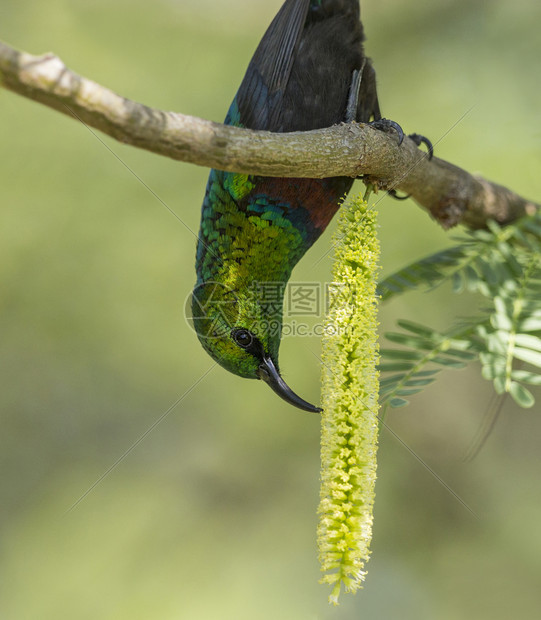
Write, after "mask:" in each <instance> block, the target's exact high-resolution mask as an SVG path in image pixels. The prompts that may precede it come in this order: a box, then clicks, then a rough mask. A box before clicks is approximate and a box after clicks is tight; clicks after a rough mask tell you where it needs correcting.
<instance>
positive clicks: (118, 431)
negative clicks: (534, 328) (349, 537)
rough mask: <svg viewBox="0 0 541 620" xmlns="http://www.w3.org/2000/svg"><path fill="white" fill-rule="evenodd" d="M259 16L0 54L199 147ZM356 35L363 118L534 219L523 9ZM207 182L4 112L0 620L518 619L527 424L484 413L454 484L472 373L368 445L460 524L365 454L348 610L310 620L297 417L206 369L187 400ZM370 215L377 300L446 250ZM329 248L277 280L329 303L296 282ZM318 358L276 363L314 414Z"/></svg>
mask: <svg viewBox="0 0 541 620" xmlns="http://www.w3.org/2000/svg"><path fill="white" fill-rule="evenodd" d="M280 4H281V0H266V1H263V0H250V1H248V0H229V1H227V2H226V1H225V0H223V1H222V0H197V1H195V0H193V1H192V0H159V1H155V2H142V1H139V0H136V1H131V2H128V1H127V0H117V1H116V2H114V3H112V2H106V1H105V0H93V1H89V0H71V1H68V0H49V1H48V2H46V3H44V2H38V1H37V0H35V1H32V0H2V3H1V4H0V37H1V38H2V39H4V40H6V41H7V42H9V43H11V44H12V45H14V46H16V47H18V48H21V49H25V50H27V51H29V52H31V53H35V54H38V53H43V52H46V51H53V52H55V53H57V54H58V55H60V56H61V58H62V59H63V60H64V61H65V62H66V63H67V64H68V66H69V67H71V68H73V69H74V70H75V71H77V72H79V73H81V74H83V75H85V76H87V77H90V78H92V79H94V80H95V81H97V82H100V83H102V84H104V85H106V86H108V87H110V88H112V89H113V90H115V91H117V92H118V93H120V94H122V95H125V96H127V97H129V98H132V99H135V100H137V101H141V102H144V103H146V104H148V105H151V106H156V107H158V108H163V109H168V110H175V111H179V112H184V113H188V114H193V115H197V116H201V117H204V118H209V119H213V120H216V121H221V120H222V119H223V117H224V115H225V112H226V110H227V108H228V106H229V103H230V101H231V99H232V97H233V95H234V93H235V91H236V89H237V87H238V85H239V83H240V81H241V79H242V76H243V73H244V70H245V68H246V65H247V63H248V61H249V58H250V56H251V54H252V52H253V50H254V48H255V46H256V45H257V42H258V40H259V38H260V37H261V35H262V33H263V31H264V30H265V28H266V26H267V25H268V23H269V22H270V20H271V18H272V17H273V15H274V14H275V13H276V11H277V10H278V8H279V6H280ZM363 19H364V23H365V27H366V31H367V35H368V42H367V51H368V54H369V55H370V56H371V57H372V58H373V59H374V62H375V67H376V69H377V72H378V80H379V91H380V100H381V104H382V110H383V112H384V115H385V116H388V117H389V118H392V119H394V120H396V121H398V122H400V123H401V124H402V126H403V127H404V129H405V130H406V131H409V132H412V131H417V132H421V133H423V134H425V135H427V136H429V137H430V138H431V139H432V140H433V141H434V142H435V143H436V144H437V146H436V153H437V154H438V155H439V156H440V157H443V158H445V159H448V160H450V161H452V162H454V163H456V164H458V165H460V166H462V167H464V168H466V169H467V170H470V171H472V172H474V171H479V172H481V173H482V174H484V175H485V176H486V177H488V178H490V179H493V180H495V181H497V182H499V183H502V184H507V185H509V186H510V187H511V188H513V189H515V190H517V191H519V192H520V193H522V194H523V195H525V196H528V197H531V198H534V199H537V200H539V198H540V191H541V187H540V181H539V166H540V163H541V141H540V138H541V130H540V127H541V124H540V117H539V114H540V112H539V111H540V109H541V82H540V80H539V77H538V73H539V65H540V61H541V38H540V37H539V32H538V28H539V22H540V20H541V4H540V3H539V2H537V1H536V0H515V2H513V3H511V2H508V1H504V0H492V1H475V0H454V1H450V0H449V1H444V0H438V1H436V2H434V1H430V0H419V1H417V2H415V3H411V2H409V3H404V2H399V1H398V0H386V1H385V2H376V0H373V1H368V0H367V1H366V2H364V3H363ZM468 111H469V112H468ZM466 112H468V113H467V114H466V116H463V115H464V114H465V113H466ZM461 118H462V120H460V119H461ZM459 121H460V122H459ZM440 140H441V141H440ZM101 141H103V143H102V142H101ZM104 144H105V145H107V146H108V147H110V148H111V149H112V150H113V151H114V153H115V154H116V155H118V157H119V158H120V159H121V160H122V161H123V162H125V164H126V165H127V166H129V168H130V169H131V170H133V171H134V172H135V173H136V174H137V175H138V176H139V177H140V178H141V179H142V180H143V181H144V182H145V183H146V184H147V185H148V186H149V187H150V188H152V190H153V191H154V192H155V193H156V194H157V195H158V196H159V197H160V198H161V199H162V200H163V201H164V202H165V203H166V204H167V205H168V206H169V207H170V208H171V209H172V210H173V211H174V212H175V213H177V214H178V215H179V217H180V218H182V220H183V221H184V223H185V225H186V226H183V225H182V224H180V223H179V221H178V220H177V219H175V217H173V216H172V215H171V214H170V213H169V212H168V211H167V210H166V209H165V208H164V207H163V205H162V204H160V202H159V201H158V200H157V199H156V198H155V197H154V196H153V195H152V194H151V193H150V192H149V191H148V190H147V189H146V188H145V187H144V186H143V184H142V183H141V182H139V181H138V180H137V179H136V178H135V177H134V175H133V174H131V173H130V172H129V171H128V170H127V168H126V167H125V166H123V165H122V164H121V163H120V162H119V161H118V160H117V159H115V157H114V156H113V155H112V154H111V153H110V152H109V151H108V149H107V148H106V147H105V146H104ZM206 176H207V170H205V169H202V168H196V167H194V166H191V165H187V164H181V163H177V162H173V161H169V160H167V159H164V158H160V157H158V156H155V155H151V154H149V153H146V152H143V151H137V150H135V149H133V148H129V147H125V146H122V145H120V144H118V143H116V142H114V141H112V140H110V139H108V138H107V137H104V136H100V139H99V140H98V139H96V137H95V136H93V135H92V133H90V132H89V131H88V130H87V129H86V128H85V127H83V126H82V125H81V124H79V123H77V122H74V121H72V120H70V119H68V118H67V117H64V116H62V115H60V114H58V113H56V112H53V111H51V110H48V109H46V108H44V107H42V106H40V105H38V104H36V103H33V102H30V101H27V100H24V99H22V98H20V97H18V96H16V95H14V94H12V93H10V92H7V91H3V90H1V89H0V197H1V198H0V199H1V207H0V330H1V333H0V373H1V374H0V377H1V379H0V380H1V389H0V410H1V421H2V431H1V437H0V442H1V444H0V458H1V460H2V466H1V476H2V482H1V488H0V493H1V495H0V506H1V511H0V525H1V538H0V571H1V574H0V588H1V594H0V617H2V618H5V619H9V620H23V619H24V620H26V619H36V618H40V619H64V618H65V619H70V620H72V619H73V620H78V619H87V618H88V619H96V618H100V619H114V620H119V619H124V618H126V619H130V620H134V619H143V620H146V619H152V620H154V619H160V620H161V619H167V620H169V619H179V618H198V619H199V618H201V619H205V620H206V619H207V618H208V619H214V618H216V619H218V618H220V619H221V618H235V619H244V618H246V619H259V618H262V619H267V618H285V619H299V620H304V619H307V620H313V619H327V618H337V619H352V618H378V619H379V618H383V619H388V618H400V619H408V618H412V619H413V618H415V619H419V618H429V619H434V618H436V619H442V620H451V619H464V618H476V619H484V618H487V619H488V618H490V619H500V618H501V619H507V618H510V617H515V618H521V619H529V618H538V617H539V609H540V608H541V593H540V592H539V587H538V586H539V578H540V576H541V560H540V556H541V527H540V523H541V491H540V488H539V477H540V472H541V458H540V456H539V454H540V451H539V445H538V444H539V437H540V436H541V420H540V416H539V415H537V414H538V413H539V408H540V407H539V405H537V407H536V409H535V410H529V411H522V410H519V409H517V408H516V407H515V406H514V405H513V404H512V403H511V402H506V403H505V405H504V408H503V411H502V414H501V416H500V419H499V421H498V424H497V425H496V428H495V430H494V432H493V433H492V434H491V436H490V437H489V439H488V441H487V443H486V445H485V446H484V448H483V450H482V451H481V453H480V454H479V455H478V456H477V458H476V459H474V460H473V462H464V461H463V455H464V453H465V452H466V451H467V449H468V447H469V446H470V444H471V442H472V439H473V437H474V435H475V431H476V429H477V427H478V425H479V423H480V422H481V420H482V419H483V416H484V415H485V412H486V410H487V407H488V406H489V403H490V397H491V387H490V385H488V384H487V383H486V382H484V381H483V380H482V379H481V378H480V377H479V373H478V368H474V369H471V370H468V371H461V372H457V373H455V374H450V375H448V376H445V377H443V378H442V379H441V380H440V381H439V382H438V383H436V385H435V386H433V387H431V388H430V389H428V390H427V391H426V393H425V394H423V395H421V396H420V397H418V398H416V399H415V400H414V401H413V403H412V405H411V406H410V407H409V408H407V409H403V410H398V411H396V412H393V413H392V414H391V415H390V417H389V424H390V426H392V428H393V429H394V431H395V432H396V433H397V434H398V435H399V436H400V437H401V439H402V440H403V441H404V442H405V443H406V444H407V445H408V446H409V447H410V448H411V449H412V450H413V451H415V452H416V453H417V454H419V455H420V456H421V457H422V458H423V459H424V460H425V461H426V462H427V463H428V464H429V465H430V466H431V467H432V468H433V469H434V470H435V471H436V472H438V474H439V475H440V476H441V477H442V478H443V479H444V480H445V481H446V482H447V483H448V484H449V485H450V486H451V487H452V488H453V489H454V490H455V491H456V493H457V494H458V495H459V496H460V497H461V498H462V499H463V500H464V501H466V502H467V503H468V504H469V505H470V506H471V507H472V508H473V510H474V511H475V512H476V513H477V514H478V516H479V520H475V519H474V518H473V517H472V516H471V515H470V514H469V513H468V512H467V511H466V510H465V509H464V508H463V507H462V506H461V505H460V503H459V502H458V501H457V500H456V499H455V498H454V497H453V496H452V495H451V494H450V493H449V492H448V491H447V490H446V489H445V488H443V487H442V486H441V485H440V484H439V483H438V482H437V481H436V480H435V478H434V477H433V476H432V475H431V474H430V473H429V472H428V471H427V470H426V469H425V468H423V467H422V466H421V465H420V464H419V463H418V462H417V461H416V460H415V459H414V458H413V457H412V456H411V454H410V453H409V452H408V451H407V450H405V449H404V447H403V446H402V445H400V444H399V443H397V441H395V440H394V439H393V437H392V436H391V435H389V434H388V433H383V435H382V438H381V447H380V453H379V478H378V483H377V489H376V490H377V496H376V506H375V520H374V540H373V544H372V551H373V557H372V560H371V561H370V563H369V565H368V577H367V580H366V584H365V588H364V590H363V591H361V592H360V593H358V594H357V595H356V596H354V597H352V596H342V599H341V600H342V604H341V606H340V607H339V608H337V609H335V608H331V607H329V605H328V603H327V595H328V590H327V588H326V587H324V586H321V585H319V584H318V578H319V569H318V563H317V551H316V543H315V541H316V536H315V529H316V523H317V520H316V507H317V503H318V474H319V420H318V418H317V416H313V415H310V414H303V413H301V412H299V411H297V410H295V409H292V408H291V407H289V406H287V405H286V404H285V403H283V402H282V401H281V400H279V399H278V398H277V397H276V396H275V395H274V394H273V393H272V392H271V391H270V390H269V389H268V388H267V387H266V386H264V385H262V384H261V383H260V382H250V381H246V380H243V379H240V378H237V377H234V376H233V375H230V374H228V373H227V372H226V371H224V370H222V369H220V368H214V369H213V370H212V371H211V372H210V373H209V374H208V375H207V376H205V378H204V379H203V380H202V381H201V382H200V383H199V384H198V385H197V386H196V387H195V388H194V389H193V390H191V391H189V390H190V389H191V388H192V386H194V384H195V383H196V382H197V381H199V380H200V379H201V377H202V376H203V375H204V373H206V372H207V370H208V369H209V368H210V367H211V366H212V362H211V360H210V358H208V357H207V355H206V354H205V353H204V352H203V350H202V349H201V347H200V346H199V344H198V342H197V339H196V337H195V336H194V334H193V333H192V332H191V330H190V329H189V327H188V326H187V325H186V323H185V321H184V318H183V308H184V303H185V299H186V297H187V296H188V294H189V292H190V290H191V287H192V285H193V281H194V267H193V264H194V252H195V239H194V235H193V234H192V232H190V230H191V231H197V228H198V225H199V210H200V204H201V200H202V197H203V193H204V187H205V182H206ZM359 187H360V186H359ZM378 207H379V208H380V213H381V217H380V225H381V242H382V252H383V257H382V260H383V269H384V272H385V273H387V272H389V271H391V270H393V269H396V268H398V267H400V266H402V265H403V264H405V263H406V262H407V261H410V260H413V259H415V258H418V257H421V256H423V255H425V254H427V253H429V252H431V251H434V250H436V249H439V248H443V247H445V246H446V245H448V244H449V239H448V237H447V235H446V234H445V233H443V232H442V231H441V230H440V229H439V228H438V227H437V226H436V225H435V224H433V223H432V222H431V221H430V220H429V218H428V217H427V216H426V215H425V214H424V213H423V212H421V210H420V209H419V208H418V207H416V206H415V205H414V204H413V203H411V202H409V201H408V202H406V203H400V202H394V201H392V200H388V199H384V200H382V201H381V202H380V203H379V205H378ZM330 234H331V231H329V232H327V233H326V234H325V235H324V237H323V238H322V239H321V240H320V241H319V242H318V243H317V244H316V246H315V247H314V248H313V249H312V250H311V251H310V252H309V254H308V255H307V256H306V257H305V258H304V260H303V261H302V262H301V264H300V265H299V266H298V267H297V269H296V271H295V273H294V278H295V279H297V280H299V281H314V280H315V281H320V282H326V281H328V280H329V273H330V259H329V258H328V257H327V258H326V259H325V260H323V261H321V262H318V263H317V264H316V262H317V261H318V259H319V258H320V257H321V255H322V254H323V253H324V252H325V251H326V250H327V249H328V248H329V247H330ZM448 293H449V291H447V290H442V291H439V292H438V294H437V295H430V296H426V295H423V294H418V295H410V296H407V297H404V298H403V299H399V300H397V301H395V302H393V303H392V304H391V305H389V306H386V307H384V308H383V309H382V313H381V322H382V329H390V328H391V327H392V326H393V325H394V321H395V320H396V318H398V317H405V318H413V319H417V320H426V321H428V322H429V323H430V324H431V325H433V326H436V327H444V326H445V325H446V324H447V323H448V322H449V321H451V320H453V319H454V318H455V317H457V316H460V315H464V314H467V313H468V312H469V311H470V310H471V308H472V303H473V302H474V301H475V300H471V299H468V298H466V297H464V298H462V297H453V298H451V301H449V299H450V298H449V294H448ZM319 346H320V344H319V341H318V339H315V338H314V339H309V338H288V339H286V340H285V341H284V343H283V346H282V352H281V361H282V366H283V369H284V371H285V374H286V377H287V380H288V382H290V384H291V385H292V386H293V388H294V389H295V390H296V391H298V392H299V393H300V394H301V395H302V396H303V397H305V398H307V399H308V400H311V401H315V402H317V401H318V398H319V396H318V380H319V368H318V364H317V360H316V358H315V357H314V355H313V352H315V353H316V354H317V353H319ZM187 391H189V393H187ZM186 393H187V394H186ZM183 394H186V396H185V397H184V398H183V400H182V401H181V402H180V403H179V404H178V405H177V406H176V407H174V409H173V410H172V411H171V412H170V413H169V414H168V415H167V416H166V417H165V418H164V419H163V420H162V421H161V422H160V423H159V424H158V425H157V426H156V427H155V428H154V429H153V430H152V432H150V433H149V434H148V435H147V436H146V437H144V439H143V440H142V441H141V442H140V443H139V444H138V445H136V446H135V447H134V449H133V450H131V451H130V452H129V454H127V455H126V456H125V458H123V459H122V460H121V462H119V463H118V464H117V465H116V467H114V469H112V470H111V471H109V470H110V468H111V466H112V465H113V464H114V463H115V462H117V460H118V459H120V458H121V457H122V456H123V455H125V454H126V452H127V451H128V450H129V449H130V447H131V446H133V444H134V443H135V442H137V441H138V439H139V438H141V436H142V435H143V434H144V433H145V432H146V431H147V429H149V427H151V426H152V425H153V424H154V423H155V422H156V421H157V420H158V419H159V418H160V416H161V415H162V414H163V413H164V412H166V411H167V410H168V409H169V408H170V407H171V405H173V404H174V403H175V402H176V401H177V399H178V398H179V397H181V396H182V395H183ZM538 397H539V394H538ZM106 472H109V473H108V475H107V476H106V477H105V478H104V479H103V480H101V482H100V483H99V484H97V485H96V486H95V488H93V489H92V490H91V492H90V493H88V495H87V496H86V497H84V499H83V500H82V501H80V503H79V504H78V505H77V506H76V507H75V508H74V509H73V510H71V511H70V512H68V513H67V514H66V511H67V510H68V509H69V508H70V506H72V505H73V504H74V503H75V502H77V500H78V499H79V498H80V497H81V496H82V495H83V494H84V493H85V492H86V491H87V490H89V489H90V488H91V487H92V485H94V483H95V482H96V481H97V480H98V479H99V478H100V477H101V476H103V475H104V474H105V473H106Z"/></svg>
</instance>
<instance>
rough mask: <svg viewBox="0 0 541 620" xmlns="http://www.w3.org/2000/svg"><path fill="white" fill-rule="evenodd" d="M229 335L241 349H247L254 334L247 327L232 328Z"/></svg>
mask: <svg viewBox="0 0 541 620" xmlns="http://www.w3.org/2000/svg"><path fill="white" fill-rule="evenodd" d="M231 336H232V337H233V340H234V341H235V342H236V343H237V344H238V345H239V347H242V348H243V349H247V348H248V347H249V346H250V345H251V344H252V343H253V341H254V335H253V334H252V333H251V332H249V331H248V330H247V329H234V330H233V331H232V332H231Z"/></svg>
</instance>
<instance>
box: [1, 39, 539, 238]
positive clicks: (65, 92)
mask: <svg viewBox="0 0 541 620" xmlns="http://www.w3.org/2000/svg"><path fill="white" fill-rule="evenodd" d="M0 85H1V86H3V87H4V88H7V89H9V90H11V91H13V92H15V93H17V94H19V95H22V96H23V97H27V98H28V99H32V100H34V101H37V102H39V103H42V104H44V105H46V106H49V107H50V108H53V109H55V110H57V111H59V112H62V113H64V114H67V115H68V116H72V117H74V118H77V119H78V120H80V121H81V122H83V123H85V124H86V125H90V126H91V127H94V128H96V129H99V130H100V131H102V132H103V133H105V134H107V135H109V136H111V137H112V138H115V139H116V140H119V141H120V142H123V143H126V144H131V145H132V146H136V147H138V148H143V149H146V150H148V151H151V152H153V153H157V154H159V155H165V156H167V157H170V158H172V159H176V160H179V161H185V162H190V163H193V164H197V165H199V166H206V167H209V168H218V169H221V170H227V171H232V172H240V173H245V174H258V175H263V176H276V177H312V178H323V177H329V176H353V177H357V176H361V175H362V176H364V177H366V180H368V181H369V182H372V183H374V184H375V185H376V186H377V187H379V188H382V189H389V188H397V189H400V190H403V191H405V192H407V193H408V194H411V196H412V197H413V198H414V199H415V201H416V202H417V203H418V204H420V205H421V206H422V207H424V208H425V209H426V210H428V211H429V212H430V214H431V215H432V216H433V217H434V218H435V219H436V220H437V221H438V222H439V223H440V224H441V225H442V226H443V227H444V228H450V227H452V226H455V225H457V224H464V225H466V226H468V227H470V228H482V227H484V226H485V225H486V221H487V219H489V218H492V219H495V220H496V221H498V222H499V223H501V224H505V223H509V222H511V221H513V220H515V219H517V218H519V217H521V216H522V215H526V214H533V213H534V212H536V211H537V210H538V209H540V208H541V206H540V205H539V204H536V203H534V202H531V201H529V200H526V199H524V198H521V197H520V196H518V195H517V194H515V193H514V192H512V191H511V190H509V189H507V188H505V187H502V186H501V185H497V184H495V183H492V182H490V181H487V180H485V179H483V178H481V177H474V176H472V175H470V174H469V173H468V172H466V171H465V170H462V169H461V168H458V167H457V166H454V165H453V164H450V163H448V162H446V161H443V160H441V159H438V158H436V157H434V158H433V159H432V161H428V159H427V156H426V154H425V153H424V152H422V151H421V150H419V149H418V148H417V147H416V145H415V144H414V143H413V142H412V141H411V140H409V139H405V140H404V143H403V144H402V146H400V147H398V145H397V140H396V136H395V135H393V134H385V133H383V132H381V131H376V130H374V129H373V128H371V127H370V126H369V125H365V124H358V123H353V124H342V125H336V126H334V127H330V128H328V129H320V130H317V131H307V132H293V133H284V134H279V133H269V132H265V131H251V130H248V129H241V128H238V127H231V126H227V125H221V124H219V123H213V122H211V121H206V120H202V119H200V118H196V117H193V116H187V115H183V114H176V113H174V112H164V111H162V110H156V109H153V108H149V107H147V106H145V105H142V104H140V103H136V102H134V101H130V100H129V99H125V98H124V97H121V96H119V95H117V94H115V93H114V92H112V91H110V90H108V89H107V88H105V87H103V86H100V85H99V84H96V83H95V82H92V81H91V80H88V79H86V78H84V77H82V76H79V75H77V74H76V73H74V72H73V71H71V70H69V69H68V68H67V67H66V66H65V65H64V63H63V62H62V61H61V60H60V59H59V58H58V57H57V56H55V55H53V54H44V55H42V56H32V55H30V54H27V53H26V52H20V51H18V50H16V49H14V48H12V47H10V46H8V45H6V44H5V43H2V42H0Z"/></svg>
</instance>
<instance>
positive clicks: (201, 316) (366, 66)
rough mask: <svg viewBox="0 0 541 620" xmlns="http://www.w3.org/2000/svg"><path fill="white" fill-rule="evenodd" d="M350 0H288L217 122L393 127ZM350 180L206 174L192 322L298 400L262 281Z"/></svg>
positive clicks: (241, 369)
mask: <svg viewBox="0 0 541 620" xmlns="http://www.w3.org/2000/svg"><path fill="white" fill-rule="evenodd" d="M363 40H364V34H363V27H362V24H361V22H360V8H359V1H358V0H286V2H285V3H284V5H283V6H282V8H281V9H280V11H279V12H278V14H277V15H276V17H275V18H274V20H273V21H272V23H271V25H270V26H269V28H268V30H267V32H266V33H265V35H264V36H263V39H262V40H261V42H260V44H259V46H258V48H257V50H256V52H255V54H254V57H253V58H252V60H251V62H250V64H249V66H248V69H247V71H246V75H245V76H244V79H243V81H242V84H241V85H240V88H239V90H238V92H237V94H236V96H235V98H234V100H233V103H232V104H231V107H230V108H229V112H228V113H227V117H226V119H225V124H227V125H235V126H237V127H246V128H249V129H259V130H266V131H272V132H289V131H308V130H311V129H321V128H324V127H330V126H331V125H335V124H337V123H341V122H352V121H358V122H363V123H368V122H370V121H371V120H372V124H373V125H375V126H376V128H378V129H382V130H389V128H393V129H394V130H396V131H397V132H398V137H399V142H401V141H402V137H403V134H402V130H401V129H400V127H399V125H397V124H396V123H393V122H392V121H387V120H385V119H382V118H381V114H380V109H379V103H378V97H377V93H376V79H375V71H374V69H373V67H372V64H371V62H370V60H369V59H367V58H366V57H365V55H364V50H363ZM353 181H354V179H352V178H350V177H333V178H327V179H304V178H303V179H300V178H299V179H296V178H274V177H262V176H256V175H245V174H236V173H232V172H221V171H219V170H211V171H210V176H209V180H208V184H207V189H206V193H205V198H204V201H203V207H202V214H201V229H200V233H199V242H198V246H197V259H196V271H197V283H196V286H195V288H194V291H193V295H192V316H193V322H194V327H195V329H196V332H197V335H198V337H199V340H200V341H201V344H202V345H203V348H204V349H205V350H206V351H207V352H208V353H209V355H210V356H211V357H212V358H214V359H215V360H216V361H217V362H218V363H219V364H220V365H221V366H223V367H224V368H226V369H227V370H229V371H231V372H233V373H235V374H237V375H240V376H241V377H247V378H251V379H263V381H265V382H266V383H268V384H269V385H270V387H271V388H272V389H273V390H274V391H275V392H276V393H277V394H278V395H279V396H281V397H282V398H283V399H284V400H286V401H287V402H289V403H291V404H292V405H295V406H296V407H299V408H300V409H304V410H306V411H314V412H318V411H321V410H320V409H319V408H317V407H315V406H314V405H311V404H309V403H307V402H306V401H305V400H303V399H302V398H300V397H299V396H297V395H296V394H295V393H294V392H293V391H292V390H291V389H290V388H289V387H288V386H287V384H286V383H285V382H284V380H283V379H282V377H281V375H280V371H279V366H278V349H279V346H280V338H281V327H282V302H283V286H282V287H278V290H281V293H280V297H279V300H278V301H279V303H276V301H277V300H276V298H273V299H272V300H270V301H269V300H266V299H265V295H264V294H262V291H263V290H264V286H265V285H269V284H275V285H276V284H278V285H280V284H283V285H285V283H287V281H288V279H289V277H290V275H291V271H292V269H293V267H294V266H295V264H296V263H297V262H298V261H299V259H300V258H301V257H302V256H303V255H304V253H305V252H306V251H307V250H308V249H309V248H310V246H311V245H312V244H313V243H314V242H315V241H316V239H317V238H318V237H319V236H320V235H321V233H322V232H323V231H324V230H325V228H326V227H327V225H328V224H329V222H330V221H331V219H332V217H333V216H334V214H335V213H336V211H337V210H338V208H339V206H340V202H341V200H342V199H343V197H344V196H345V195H346V194H347V193H348V192H349V190H350V189H351V186H352V184H353Z"/></svg>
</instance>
